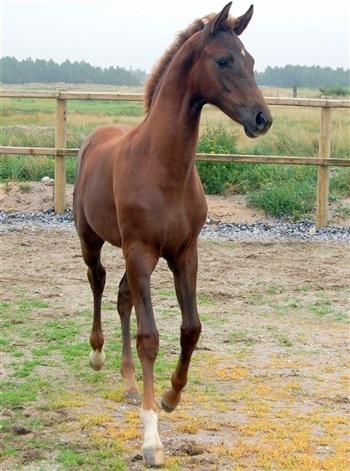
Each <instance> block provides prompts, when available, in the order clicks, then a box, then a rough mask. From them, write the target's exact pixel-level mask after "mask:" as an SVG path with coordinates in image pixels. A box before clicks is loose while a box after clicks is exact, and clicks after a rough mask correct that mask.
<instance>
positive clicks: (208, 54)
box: [193, 2, 272, 137]
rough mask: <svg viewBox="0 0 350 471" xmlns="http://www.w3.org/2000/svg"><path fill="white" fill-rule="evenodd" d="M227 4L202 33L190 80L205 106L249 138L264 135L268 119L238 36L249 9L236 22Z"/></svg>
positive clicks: (269, 114)
mask: <svg viewBox="0 0 350 471" xmlns="http://www.w3.org/2000/svg"><path fill="white" fill-rule="evenodd" d="M231 3H232V2H230V3H229V4H228V5H226V6H225V8H224V9H223V10H222V11H221V13H219V14H218V15H216V16H214V17H213V18H212V19H211V20H210V21H209V22H208V24H207V25H206V26H205V28H204V29H203V31H202V47H201V58H200V60H199V61H198V64H197V65H198V67H196V68H195V71H196V72H195V76H193V79H194V81H195V83H196V85H195V86H196V88H197V89H198V90H199V95H200V97H201V99H202V100H203V101H204V102H205V103H211V104H213V105H216V106H217V107H218V108H220V109H221V110H222V111H223V112H224V113H226V114H227V115H228V116H229V117H230V118H232V119H234V120H235V121H237V122H238V123H240V124H242V125H243V126H244V130H245V132H246V134H247V136H249V137H257V136H259V135H261V134H265V133H266V132H267V131H268V130H269V128H270V126H271V124H272V116H271V113H270V110H269V108H268V107H267V105H266V102H265V100H264V97H263V96H262V93H261V91H260V90H259V88H258V86H257V84H256V81H255V78H254V71H253V68H254V59H253V58H252V56H251V55H250V54H249V53H248V52H247V50H246V49H245V47H244V45H243V43H242V42H241V40H240V39H239V37H238V36H239V35H240V34H241V33H242V32H243V31H244V30H245V28H246V27H247V26H248V23H249V21H250V19H251V17H252V15H253V5H252V6H251V7H250V8H249V10H248V11H247V12H246V13H245V14H244V15H242V16H240V17H239V18H232V17H230V16H229V10H230V7H231Z"/></svg>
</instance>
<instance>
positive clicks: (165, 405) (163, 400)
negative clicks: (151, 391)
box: [160, 397, 176, 413]
mask: <svg viewBox="0 0 350 471" xmlns="http://www.w3.org/2000/svg"><path fill="white" fill-rule="evenodd" d="M160 402H161V404H162V409H163V410H164V411H165V412H168V413H170V412H173V411H174V410H175V409H176V406H175V407H172V406H169V404H167V403H166V401H165V399H164V397H162V399H161V401H160Z"/></svg>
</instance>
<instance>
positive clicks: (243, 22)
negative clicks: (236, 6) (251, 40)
mask: <svg viewBox="0 0 350 471" xmlns="http://www.w3.org/2000/svg"><path fill="white" fill-rule="evenodd" d="M253 11H254V7H253V5H250V8H249V10H248V11H247V12H246V13H244V15H242V16H240V17H239V18H237V19H236V24H235V27H234V28H233V31H234V32H235V33H236V34H237V36H239V35H240V34H242V33H243V31H244V30H245V29H246V27H247V26H248V24H249V21H250V20H251V19H252V16H253Z"/></svg>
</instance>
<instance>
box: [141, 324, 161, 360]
mask: <svg viewBox="0 0 350 471" xmlns="http://www.w3.org/2000/svg"><path fill="white" fill-rule="evenodd" d="M136 348H137V353H138V355H139V358H140V360H141V362H142V360H143V359H147V360H149V361H151V362H155V360H156V358H157V354H158V350H159V333H158V331H157V330H155V331H154V332H151V333H146V334H145V333H143V332H139V333H138V334H137V335H136Z"/></svg>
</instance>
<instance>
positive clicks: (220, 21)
mask: <svg viewBox="0 0 350 471" xmlns="http://www.w3.org/2000/svg"><path fill="white" fill-rule="evenodd" d="M231 5H232V2H230V3H228V4H227V5H226V6H225V7H224V8H223V9H222V11H221V13H218V14H217V15H216V17H215V18H214V20H213V21H212V27H211V30H210V34H212V35H215V33H216V32H218V31H220V29H222V27H223V25H224V23H225V21H226V20H227V18H228V14H229V11H230V8H231Z"/></svg>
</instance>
